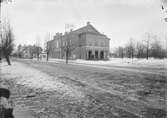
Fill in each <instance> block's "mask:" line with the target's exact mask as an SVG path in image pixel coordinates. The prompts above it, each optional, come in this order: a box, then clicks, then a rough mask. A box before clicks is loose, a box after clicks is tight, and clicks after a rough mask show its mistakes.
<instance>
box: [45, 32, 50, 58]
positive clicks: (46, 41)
mask: <svg viewBox="0 0 167 118" xmlns="http://www.w3.org/2000/svg"><path fill="white" fill-rule="evenodd" d="M49 41H50V33H47V34H46V36H45V43H44V50H45V52H46V56H47V57H46V60H47V61H48V60H49V52H50V50H51V48H50V45H49Z"/></svg>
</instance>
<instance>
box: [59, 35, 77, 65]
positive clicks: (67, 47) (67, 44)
mask: <svg viewBox="0 0 167 118" xmlns="http://www.w3.org/2000/svg"><path fill="white" fill-rule="evenodd" d="M69 35H70V34H68V33H66V38H65V40H63V41H62V43H63V45H62V50H63V51H64V52H65V59H66V64H68V60H69V57H70V56H71V54H72V51H73V50H74V49H75V48H76V45H75V43H74V42H73V41H72V40H71V38H70V36H69Z"/></svg>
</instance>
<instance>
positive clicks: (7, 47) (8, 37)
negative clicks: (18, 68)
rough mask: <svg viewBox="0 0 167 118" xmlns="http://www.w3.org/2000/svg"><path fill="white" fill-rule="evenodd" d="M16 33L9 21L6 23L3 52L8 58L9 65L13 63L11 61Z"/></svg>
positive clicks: (3, 34) (3, 31)
mask: <svg viewBox="0 0 167 118" xmlns="http://www.w3.org/2000/svg"><path fill="white" fill-rule="evenodd" d="M13 41H14V35H13V31H12V28H11V26H10V24H9V23H6V24H4V26H3V29H2V54H3V56H4V57H5V58H6V60H7V62H8V65H11V63H10V58H9V57H10V55H11V53H12V51H13V48H14V43H13Z"/></svg>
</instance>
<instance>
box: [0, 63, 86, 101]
mask: <svg viewBox="0 0 167 118" xmlns="http://www.w3.org/2000/svg"><path fill="white" fill-rule="evenodd" d="M1 75H2V76H1V78H6V79H13V80H15V81H16V84H19V85H24V86H27V87H29V88H33V89H39V88H40V89H43V90H45V91H54V90H55V91H58V92H62V93H63V94H64V95H65V96H66V95H67V96H70V97H72V98H76V99H81V98H82V97H84V95H83V94H82V93H81V92H79V91H77V90H75V89H73V88H71V87H69V86H68V85H65V84H63V83H61V82H60V81H58V80H56V78H54V77H52V76H49V75H47V74H45V73H42V72H40V71H39V70H37V69H34V68H30V67H27V66H26V65H24V64H22V63H19V62H13V63H12V65H11V66H8V65H6V63H2V64H1Z"/></svg>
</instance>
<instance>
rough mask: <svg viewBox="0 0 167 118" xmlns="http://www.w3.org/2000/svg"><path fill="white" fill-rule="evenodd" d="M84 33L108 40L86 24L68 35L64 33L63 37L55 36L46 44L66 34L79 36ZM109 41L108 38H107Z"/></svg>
mask: <svg viewBox="0 0 167 118" xmlns="http://www.w3.org/2000/svg"><path fill="white" fill-rule="evenodd" d="M86 33H89V34H95V35H101V36H104V37H106V38H108V37H107V36H106V35H104V34H101V33H100V32H99V31H98V30H97V29H96V28H95V27H94V26H93V25H91V24H90V22H87V25H86V26H84V27H81V28H79V29H76V30H74V31H71V32H69V33H67V32H66V33H65V34H64V35H62V34H61V35H58V36H55V38H54V39H53V40H51V41H48V43H52V41H54V40H56V39H58V37H60V36H62V37H66V34H70V35H71V34H77V35H81V34H86ZM108 39H109V38H108Z"/></svg>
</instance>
